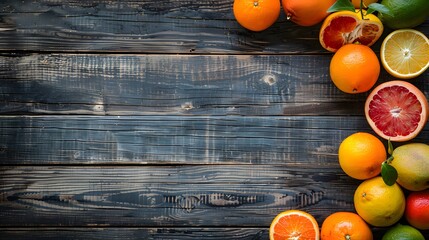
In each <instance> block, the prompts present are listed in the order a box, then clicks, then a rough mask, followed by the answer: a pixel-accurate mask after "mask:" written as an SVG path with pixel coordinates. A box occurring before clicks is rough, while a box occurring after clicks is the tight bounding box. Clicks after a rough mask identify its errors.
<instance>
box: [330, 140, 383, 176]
mask: <svg viewBox="0 0 429 240" xmlns="http://www.w3.org/2000/svg"><path fill="white" fill-rule="evenodd" d="M386 158H387V153H386V148H385V146H384V145H383V143H382V142H381V141H380V140H379V139H378V138H377V137H375V136H374V135H372V134H370V133H365V132H357V133H354V134H352V135H350V136H348V137H347V138H345V139H344V140H343V141H342V142H341V144H340V147H339V149H338V160H339V163H340V166H341V169H343V171H344V172H345V173H346V174H347V175H349V176H350V177H352V178H355V179H359V180H364V179H368V178H372V177H375V176H377V175H379V174H380V172H381V164H382V163H383V162H384V161H385V160H386Z"/></svg>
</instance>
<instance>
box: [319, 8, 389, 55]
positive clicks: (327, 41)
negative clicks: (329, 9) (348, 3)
mask: <svg viewBox="0 0 429 240" xmlns="http://www.w3.org/2000/svg"><path fill="white" fill-rule="evenodd" d="M363 14H364V19H362V14H361V12H360V11H358V10H356V12H352V11H346V10H344V11H339V12H335V13H332V14H330V15H329V16H328V17H326V19H325V20H324V21H323V24H322V27H321V28H320V33H319V41H320V44H321V45H322V47H323V48H325V49H326V50H328V51H331V52H336V51H337V50H338V49H340V47H342V46H343V45H345V44H348V43H360V44H362V45H366V46H368V47H369V46H371V45H373V44H374V43H375V42H376V41H377V40H378V39H379V38H380V36H381V34H382V33H383V30H384V28H383V24H382V23H381V21H380V19H378V17H376V16H375V15H374V14H366V11H365V10H363ZM365 14H366V15H365Z"/></svg>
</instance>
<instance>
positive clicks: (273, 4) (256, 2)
mask: <svg viewBox="0 0 429 240" xmlns="http://www.w3.org/2000/svg"><path fill="white" fill-rule="evenodd" d="M232 8H233V11H234V17H235V19H236V20H237V22H238V23H239V24H240V25H241V26H243V27H244V28H247V29H249V30H252V31H262V30H265V29H267V28H268V27H270V26H271V25H273V24H274V22H275V21H276V20H277V19H278V17H279V16H280V11H281V10H280V1H279V0H234V4H233V7H232Z"/></svg>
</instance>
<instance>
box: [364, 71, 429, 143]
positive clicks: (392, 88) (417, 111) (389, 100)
mask: <svg viewBox="0 0 429 240" xmlns="http://www.w3.org/2000/svg"><path fill="white" fill-rule="evenodd" d="M428 113H429V105H428V101H427V99H426V96H425V95H424V94H423V93H422V92H421V91H420V90H419V89H418V88H417V87H415V86H414V85H412V84H411V83H408V82H405V81H401V80H396V81H389V82H385V83H382V84H380V85H379V86H377V87H376V88H375V89H374V90H373V91H372V92H371V93H370V94H369V95H368V97H367V99H366V102H365V116H366V120H367V121H368V123H369V125H370V126H371V128H372V129H373V130H374V131H375V132H376V133H377V134H378V135H379V136H380V137H382V138H384V139H386V140H388V139H390V141H394V142H403V141H408V140H410V139H413V138H414V137H416V136H417V135H418V134H419V133H420V131H421V130H422V129H423V128H424V126H425V125H426V122H427V120H428Z"/></svg>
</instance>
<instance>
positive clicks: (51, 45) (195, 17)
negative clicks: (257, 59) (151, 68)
mask: <svg viewBox="0 0 429 240" xmlns="http://www.w3.org/2000/svg"><path fill="white" fill-rule="evenodd" d="M232 3H233V1H232V0H221V1H179V0H160V1H151V0H143V1H134V0H124V1H111V0H102V1H100V0H88V1H85V2H84V3H81V2H80V1H75V0H62V1H58V0H38V1H30V0H23V1H15V0H3V1H1V3H0V27H2V26H3V28H5V29H10V30H9V31H5V32H2V37H1V38H0V50H3V51H16V50H25V51H27V50H30V51H79V52H84V51H98V52H106V51H111V52H141V53H142V52H144V53H182V54H183V53H184V54H187V53H197V54H198V53H203V54H213V53H239V54H243V53H245V54H249V53H253V54H255V53H269V54H272V53H274V54H279V53H280V54H285V53H287V54H308V53H327V51H325V50H324V49H323V48H322V47H321V46H320V44H319V38H318V34H319V29H320V24H319V25H316V26H313V27H301V26H298V25H296V24H294V23H292V22H289V21H287V20H286V17H285V14H284V13H283V11H282V13H281V16H280V18H279V19H278V21H277V22H276V23H275V24H274V25H273V26H272V27H271V28H269V29H268V30H266V31H263V32H251V31H247V30H246V29H244V28H242V27H241V26H240V25H239V24H238V23H237V22H236V21H235V19H234V16H233V12H232ZM427 24H428V22H426V23H425V24H424V25H423V26H421V27H419V29H420V30H422V31H423V32H425V33H426V34H427V35H428V34H429V30H428V29H429V28H428V25H427ZM387 32H388V29H386V34H387ZM377 44H378V45H379V43H377ZM378 45H377V46H378Z"/></svg>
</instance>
